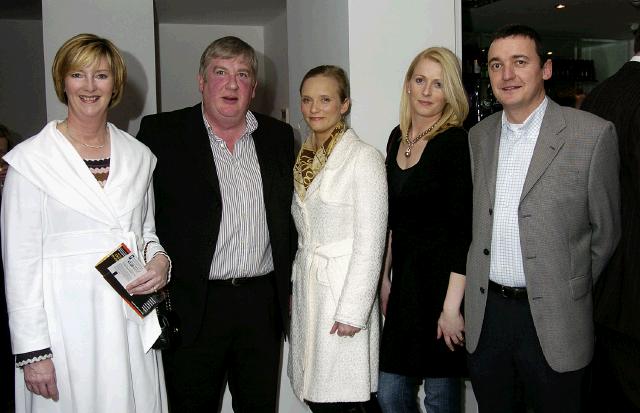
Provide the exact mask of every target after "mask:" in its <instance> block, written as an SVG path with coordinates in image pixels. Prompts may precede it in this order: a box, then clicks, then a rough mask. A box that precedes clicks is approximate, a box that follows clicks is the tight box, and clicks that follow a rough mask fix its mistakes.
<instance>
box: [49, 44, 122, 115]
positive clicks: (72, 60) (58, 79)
mask: <svg viewBox="0 0 640 413" xmlns="http://www.w3.org/2000/svg"><path fill="white" fill-rule="evenodd" d="M101 58H105V59H106V60H107V63H108V65H109V69H110V70H111V74H112V75H113V96H111V101H109V107H110V108H112V107H114V106H115V105H117V104H118V102H120V99H122V94H123V93H124V84H125V83H126V81H127V67H126V65H125V63H124V59H123V58H122V55H121V54H120V51H119V50H118V48H117V47H116V46H115V45H114V44H113V43H111V42H110V41H109V40H107V39H104V38H102V37H98V36H96V35H95V34H89V33H82V34H78V35H75V36H73V37H72V38H71V39H69V40H67V41H66V42H64V44H63V45H62V47H60V49H59V50H58V52H57V53H56V56H55V58H54V59H53V65H52V66H51V74H52V75H53V86H54V87H55V90H56V95H57V96H58V99H59V100H60V102H62V103H64V104H65V105H66V104H67V103H68V100H67V94H66V93H65V91H64V79H65V77H66V76H67V74H69V72H71V71H73V70H77V69H80V68H83V67H87V66H90V65H92V64H94V63H95V62H97V61H99V60H100V59H101Z"/></svg>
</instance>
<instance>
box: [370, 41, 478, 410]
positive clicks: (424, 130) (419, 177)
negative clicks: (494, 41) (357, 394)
mask: <svg viewBox="0 0 640 413" xmlns="http://www.w3.org/2000/svg"><path fill="white" fill-rule="evenodd" d="M460 72H461V70H460V63H459V61H458V59H457V57H456V56H455V55H454V54H453V53H452V52H451V51H450V50H448V49H445V48H442V47H432V48H429V49H426V50H424V51H422V52H420V53H419V54H418V55H417V56H416V57H415V58H414V59H413V61H412V62H411V65H410V66H409V68H408V69H407V73H406V75H405V78H404V82H403V85H402V94H401V98H400V125H399V126H397V127H395V128H394V129H393V130H392V131H391V135H390V137H389V144H388V153H387V180H388V184H389V241H388V244H387V254H386V260H385V266H384V273H383V279H382V287H381V291H380V295H381V301H382V309H383V313H384V314H385V316H386V319H385V324H384V330H383V333H382V344H381V354H380V370H381V371H380V387H379V390H378V399H379V401H380V405H381V407H382V410H383V412H389V413H393V412H398V413H400V412H420V407H419V406H418V403H417V392H418V388H419V386H420V385H421V383H423V382H424V391H425V399H424V406H425V408H426V411H427V412H428V413H444V412H447V413H456V412H460V411H461V400H462V387H461V383H462V380H461V377H463V376H464V375H465V374H466V360H465V352H464V349H463V347H462V346H463V345H464V319H463V317H462V299H463V296H464V285H465V276H464V274H465V265H466V257H467V250H468V248H469V243H470V241H471V169H470V160H469V146H468V140H467V132H466V131H465V130H464V129H463V128H462V122H463V121H464V119H465V117H466V116H467V113H468V111H469V107H468V103H467V98H466V95H465V92H464V88H463V85H462V80H461V77H460V75H461V73H460ZM391 274H393V277H391Z"/></svg>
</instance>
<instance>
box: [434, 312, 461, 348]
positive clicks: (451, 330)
mask: <svg viewBox="0 0 640 413" xmlns="http://www.w3.org/2000/svg"><path fill="white" fill-rule="evenodd" d="M441 337H444V342H445V343H446V345H447V347H449V350H451V351H455V347H454V345H456V346H464V318H463V317H462V314H460V311H447V310H443V311H442V312H441V313H440V318H438V332H437V336H436V338H437V339H440V338H441Z"/></svg>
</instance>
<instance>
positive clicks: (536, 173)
mask: <svg viewBox="0 0 640 413" xmlns="http://www.w3.org/2000/svg"><path fill="white" fill-rule="evenodd" d="M565 126H566V123H565V120H564V117H563V116H562V110H561V109H560V106H558V104H557V103H555V102H553V101H551V100H550V99H549V102H548V104H547V109H546V112H545V114H544V118H543V119H542V126H541V127H540V132H539V134H538V140H537V142H536V146H535V149H534V150H533V156H532V157H531V163H530V164H529V170H528V171H527V177H526V179H525V181H524V186H523V187H522V195H521V196H520V202H522V200H523V199H524V198H525V197H526V196H527V194H528V193H529V191H531V188H533V186H534V185H535V183H536V182H538V180H539V179H540V177H541V176H542V174H543V173H544V171H546V170H547V168H548V167H549V164H551V161H553V159H554V158H555V157H556V155H557V154H558V152H559V151H560V148H562V146H563V145H564V141H565V137H564V135H563V134H562V133H561V132H562V131H563V130H564V129H565Z"/></svg>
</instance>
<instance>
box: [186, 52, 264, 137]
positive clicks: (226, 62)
mask: <svg viewBox="0 0 640 413" xmlns="http://www.w3.org/2000/svg"><path fill="white" fill-rule="evenodd" d="M198 84H199V87H200V92H201V93H202V102H203V104H204V110H205V114H206V116H207V119H208V120H209V121H210V122H212V123H214V124H218V125H221V126H224V127H234V126H239V125H241V124H244V120H245V115H246V113H247V110H249V104H250V103H251V99H253V97H254V96H255V92H256V86H257V81H256V79H255V74H254V73H253V72H252V70H251V64H250V63H249V61H248V60H247V59H246V58H245V57H244V56H236V57H231V58H227V59H223V58H213V59H211V61H210V62H209V64H208V66H207V68H206V70H205V72H204V75H198Z"/></svg>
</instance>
